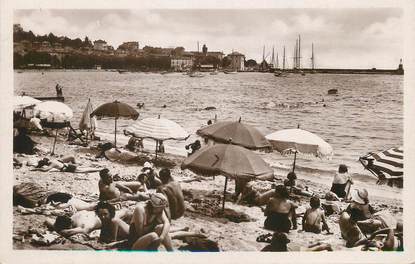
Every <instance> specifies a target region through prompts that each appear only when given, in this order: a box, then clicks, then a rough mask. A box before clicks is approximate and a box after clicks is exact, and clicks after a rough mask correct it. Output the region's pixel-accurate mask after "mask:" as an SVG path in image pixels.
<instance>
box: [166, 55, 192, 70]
mask: <svg viewBox="0 0 415 264" xmlns="http://www.w3.org/2000/svg"><path fill="white" fill-rule="evenodd" d="M192 65H193V60H192V58H190V57H173V58H171V63H170V66H171V68H172V69H173V70H175V71H182V70H184V69H187V68H191V67H192Z"/></svg>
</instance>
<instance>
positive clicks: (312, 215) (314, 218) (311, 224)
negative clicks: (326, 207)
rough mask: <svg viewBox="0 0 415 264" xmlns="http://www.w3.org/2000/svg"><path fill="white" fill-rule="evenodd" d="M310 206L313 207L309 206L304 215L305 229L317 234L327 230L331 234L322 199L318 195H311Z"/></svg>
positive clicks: (303, 223) (303, 224)
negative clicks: (321, 205) (321, 207)
mask: <svg viewBox="0 0 415 264" xmlns="http://www.w3.org/2000/svg"><path fill="white" fill-rule="evenodd" d="M310 206H311V208H308V209H307V210H306V211H305V213H304V216H303V222H302V226H303V230H304V231H306V232H313V233H316V234H319V233H321V231H322V230H323V231H324V230H326V231H327V233H328V234H330V229H329V226H328V225H327V222H326V217H325V215H324V211H323V210H321V209H320V199H319V198H318V197H317V196H313V197H311V199H310ZM321 223H322V224H323V228H321Z"/></svg>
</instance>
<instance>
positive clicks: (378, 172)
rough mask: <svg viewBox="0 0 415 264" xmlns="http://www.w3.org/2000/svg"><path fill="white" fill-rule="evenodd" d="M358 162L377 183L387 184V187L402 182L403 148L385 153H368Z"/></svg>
mask: <svg viewBox="0 0 415 264" xmlns="http://www.w3.org/2000/svg"><path fill="white" fill-rule="evenodd" d="M359 161H360V162H361V163H362V165H363V166H364V167H365V169H367V170H369V171H370V172H371V173H373V174H374V175H375V176H376V177H377V178H378V179H379V181H378V183H380V184H382V183H385V182H387V183H388V184H389V185H393V183H397V185H398V186H399V185H400V184H399V183H401V182H403V147H398V148H391V149H388V150H385V151H381V152H376V153H373V152H371V153H369V154H367V155H365V156H363V157H360V158H359Z"/></svg>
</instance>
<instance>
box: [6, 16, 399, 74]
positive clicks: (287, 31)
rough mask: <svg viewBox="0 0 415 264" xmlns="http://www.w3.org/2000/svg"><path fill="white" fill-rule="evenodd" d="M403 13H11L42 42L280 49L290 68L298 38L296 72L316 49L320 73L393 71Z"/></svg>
mask: <svg viewBox="0 0 415 264" xmlns="http://www.w3.org/2000/svg"><path fill="white" fill-rule="evenodd" d="M402 16H403V11H402V9H399V8H337V9H335V8H319V9H316V8H304V9H302V8H295V9H289V8H271V9H148V10H145V9H136V10H126V9H125V10H115V9H106V10H103V9H102V10H88V9H65V10H63V9H60V10H58V9H36V10H34V9H28V10H15V12H14V23H20V24H21V26H22V27H23V29H24V30H26V31H28V30H32V31H33V33H35V34H39V35H43V34H48V33H50V32H52V33H53V34H55V35H58V36H68V37H70V38H77V37H79V38H81V39H83V38H84V37H85V36H88V38H90V39H91V40H97V39H103V40H105V41H107V43H108V44H109V45H112V46H114V48H117V47H118V45H120V44H121V43H122V42H124V41H138V42H139V44H140V48H142V47H144V46H146V45H149V46H155V47H177V46H182V47H184V48H185V49H186V50H188V51H189V50H197V42H198V41H199V43H200V49H201V47H202V45H203V44H206V46H207V47H208V50H209V51H222V52H224V53H225V54H228V53H231V52H232V51H238V52H240V53H242V54H244V55H245V56H246V59H255V60H257V61H258V62H260V61H261V60H262V56H263V46H264V45H265V56H266V57H267V59H269V58H270V57H271V54H272V49H273V47H274V54H275V56H276V54H277V53H278V55H279V58H280V62H281V57H282V50H283V46H284V45H285V47H286V58H287V61H288V65H289V66H291V65H292V57H293V50H294V45H295V41H296V38H297V37H298V35H301V54H302V62H301V64H302V67H310V65H311V60H310V57H311V44H312V43H314V55H315V65H316V67H318V68H373V67H376V68H379V69H381V68H396V67H397V66H398V63H399V59H400V58H402V57H403V40H404V39H403V30H404V29H403V18H402Z"/></svg>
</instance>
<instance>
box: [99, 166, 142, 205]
mask: <svg viewBox="0 0 415 264" xmlns="http://www.w3.org/2000/svg"><path fill="white" fill-rule="evenodd" d="M99 176H100V178H101V179H100V180H99V182H98V188H99V200H101V201H107V202H115V201H126V200H132V201H145V200H147V199H148V195H147V194H145V193H143V192H137V191H138V190H139V188H140V187H141V184H140V183H138V182H131V183H121V182H114V181H113V179H112V174H111V173H110V171H109V170H108V169H102V170H101V171H100V172H99Z"/></svg>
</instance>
